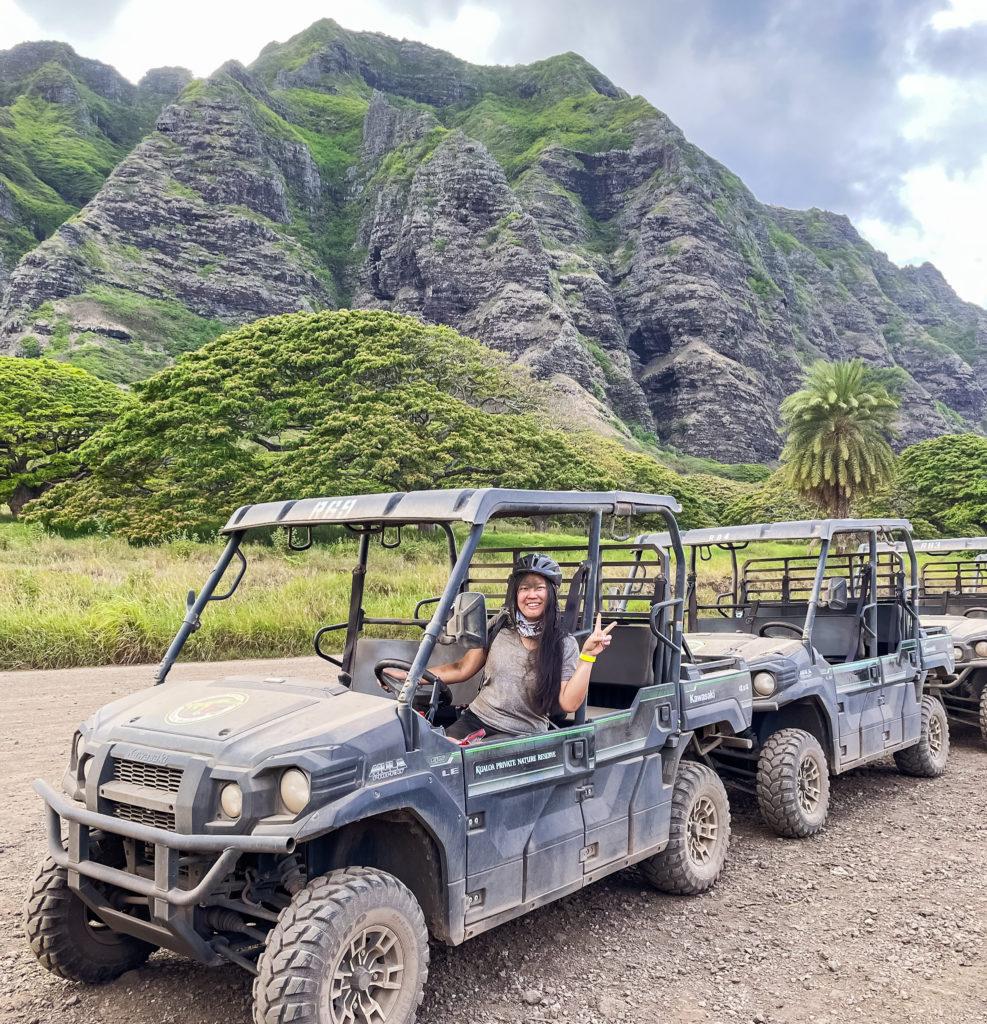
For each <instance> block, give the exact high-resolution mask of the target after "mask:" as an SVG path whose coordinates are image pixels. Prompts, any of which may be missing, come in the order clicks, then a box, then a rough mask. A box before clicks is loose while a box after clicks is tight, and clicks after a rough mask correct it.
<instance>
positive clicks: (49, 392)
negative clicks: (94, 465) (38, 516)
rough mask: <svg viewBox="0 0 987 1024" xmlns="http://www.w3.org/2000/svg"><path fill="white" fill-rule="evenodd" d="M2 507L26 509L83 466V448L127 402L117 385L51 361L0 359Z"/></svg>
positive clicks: (13, 510)
mask: <svg viewBox="0 0 987 1024" xmlns="http://www.w3.org/2000/svg"><path fill="white" fill-rule="evenodd" d="M0 395H2V396H3V402H2V404H0V502H6V503H7V505H8V506H9V507H10V511H11V514H12V515H13V516H14V517H15V518H16V517H17V516H19V515H20V513H21V510H22V509H23V507H24V505H25V504H26V503H27V502H29V501H31V500H32V499H34V498H37V497H39V496H40V495H42V494H44V493H45V492H46V491H47V490H49V489H50V488H51V487H53V486H55V484H57V483H58V482H59V481H62V480H65V479H67V478H69V477H72V476H74V475H75V474H76V473H78V472H79V471H80V469H82V468H83V466H84V459H83V458H82V457H81V456H80V452H79V449H80V447H81V446H82V445H83V443H84V442H85V441H87V440H88V439H89V438H90V437H92V436H93V434H95V433H96V432H97V431H98V430H99V429H100V428H101V427H103V426H105V425H106V424H108V423H111V422H112V421H113V420H114V419H116V417H117V416H118V415H119V414H120V411H121V410H122V409H123V408H124V406H125V405H126V403H127V396H126V395H125V394H124V393H123V392H121V391H120V390H119V388H117V387H115V386H114V385H112V384H107V383H106V382H105V381H101V380H98V379H97V378H96V377H91V376H90V375H89V374H88V373H86V372H85V371H84V370H80V369H78V368H77V367H74V366H67V365H65V364H64V363H56V362H53V361H52V360H49V359H30V360H29V359H16V358H13V357H10V356H0Z"/></svg>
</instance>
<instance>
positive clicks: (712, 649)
mask: <svg viewBox="0 0 987 1024" xmlns="http://www.w3.org/2000/svg"><path fill="white" fill-rule="evenodd" d="M861 537H865V538H867V539H866V541H864V542H863V550H862V551H858V542H859V539H860V538H861ZM640 540H641V541H648V542H650V543H652V544H654V545H656V546H658V547H664V546H665V545H666V544H667V543H668V542H669V541H670V537H669V535H667V534H659V535H650V536H646V537H642V538H640ZM889 541H891V542H894V541H899V542H900V543H901V546H902V549H903V552H904V554H903V559H904V561H899V562H898V563H897V564H896V565H894V566H892V565H890V564H889V563H888V561H887V559H885V560H883V561H881V560H880V558H879V554H880V553H879V546H880V544H881V543H887V542H889ZM682 543H683V545H684V546H685V547H686V548H687V549H688V552H689V572H688V579H687V586H686V591H685V606H686V607H685V616H686V637H685V641H684V642H685V649H686V650H687V651H688V652H689V656H690V657H691V658H692V659H694V660H695V662H696V663H697V664H699V665H701V664H702V663H703V661H704V660H705V659H707V658H709V659H714V660H717V659H720V658H723V657H735V658H740V659H742V660H743V661H744V662H745V663H746V664H747V666H748V667H749V668H750V671H751V675H752V681H753V687H754V719H753V722H752V724H751V728H750V730H749V731H748V732H747V733H745V734H743V735H739V736H736V737H729V738H727V739H726V740H724V742H723V743H722V744H721V745H720V747H718V748H717V749H716V750H713V751H711V752H710V753H709V755H708V761H709V763H710V764H712V765H714V766H715V767H716V769H717V770H718V771H719V772H720V773H721V774H722V775H723V776H724V778H726V779H727V780H729V781H730V782H731V783H733V784H734V785H735V786H738V787H740V788H743V789H746V790H748V791H749V792H753V793H755V794H756V796H757V800H758V805H759V806H760V809H761V814H762V817H763V818H764V820H765V822H766V823H767V824H768V825H769V826H770V827H771V828H772V829H774V830H775V832H777V833H778V835H781V836H786V837H790V838H801V837H805V836H810V835H812V834H814V833H815V832H818V831H819V830H820V829H821V828H822V827H823V825H824V824H825V822H826V818H827V815H828V812H829V776H830V775H837V774H839V773H841V772H845V771H847V770H848V769H850V768H856V767H858V766H860V765H863V764H867V763H868V762H869V761H873V760H875V759H876V758H879V757H883V756H884V755H886V754H893V755H894V760H895V763H896V764H897V766H898V768H899V770H900V771H902V772H903V773H905V774H907V775H917V776H927V777H934V776H937V775H940V774H942V772H943V771H945V768H946V760H947V757H948V754H949V730H948V724H947V721H946V714H945V711H944V709H943V706H942V704H941V703H940V701H939V700H937V699H936V698H935V697H933V696H929V695H927V694H923V686H924V683H925V682H926V679H927V678H928V677H930V676H931V675H935V674H939V673H943V674H949V673H951V672H952V670H953V645H952V642H951V641H950V638H949V636H948V635H947V634H946V633H945V631H944V630H942V629H940V628H933V627H929V628H927V629H924V628H923V627H922V626H921V625H920V623H919V617H918V602H917V597H916V595H917V588H918V575H917V561H916V558H915V551H914V546H913V542H912V539H911V536H910V527H909V524H908V523H907V522H905V521H904V520H894V519H841V520H820V521H813V520H809V521H803V522H787V523H772V524H763V525H752V526H733V527H727V528H724V529H718V530H689V531H687V532H686V533H684V534H683V535H682ZM810 547H814V548H815V550H814V551H812V552H811V553H810V551H809V550H808V549H809V548H810ZM748 549H750V552H748ZM841 549H842V550H841ZM716 550H723V551H726V552H728V553H729V559H730V588H729V589H728V590H724V591H721V592H719V593H713V592H710V593H707V594H705V595H704V594H701V593H700V588H699V585H698V566H699V564H700V563H701V562H702V561H709V560H710V559H711V558H712V553H713V552H714V551H716ZM779 551H781V552H782V553H779ZM740 552H745V554H747V553H750V554H751V555H752V557H746V558H745V560H744V561H743V562H742V563H741V562H740V561H739V559H738V554H739V553H740ZM843 552H847V553H843ZM905 565H907V572H906V571H905V568H904V567H905Z"/></svg>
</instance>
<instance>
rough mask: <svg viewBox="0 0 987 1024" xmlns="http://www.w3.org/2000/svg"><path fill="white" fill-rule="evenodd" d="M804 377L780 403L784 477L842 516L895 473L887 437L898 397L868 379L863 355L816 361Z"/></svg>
mask: <svg viewBox="0 0 987 1024" xmlns="http://www.w3.org/2000/svg"><path fill="white" fill-rule="evenodd" d="M803 383H804V387H803V388H802V390H801V391H796V392H795V393H794V394H792V395H789V396H788V397H787V398H786V399H785V400H784V402H782V403H781V417H782V419H783V420H784V421H785V423H786V424H787V428H788V433H787V438H786V442H785V447H784V450H783V451H782V453H781V459H782V463H783V465H784V472H785V478H786V480H787V481H788V483H789V485H790V486H791V487H792V489H793V490H794V491H795V492H796V493H798V494H799V495H801V496H802V497H804V498H807V499H808V500H809V501H811V502H813V503H814V504H815V505H817V506H818V507H819V508H820V509H821V510H822V511H823V512H824V513H825V514H826V515H828V516H832V517H834V518H837V519H842V518H845V517H846V516H848V515H849V514H850V502H851V499H852V498H854V497H855V496H858V497H864V496H866V495H867V494H870V493H872V492H873V491H874V490H876V489H877V488H878V487H881V486H882V485H884V484H886V483H887V482H888V481H889V480H890V479H891V477H892V476H893V473H894V464H895V459H894V452H892V450H891V446H890V444H889V443H888V437H889V435H890V433H891V423H892V420H893V419H894V416H895V412H896V410H897V408H898V402H897V401H896V400H895V399H893V398H892V397H891V396H890V395H889V394H888V393H887V391H886V390H885V389H884V388H883V387H882V386H881V385H879V384H876V383H870V384H868V383H867V381H866V379H865V374H864V365H863V363H862V362H861V361H860V360H859V359H853V360H851V361H850V362H846V363H844V362H835V363H825V362H817V363H814V364H813V365H812V366H811V367H810V368H809V371H808V373H807V374H806V376H805V380H804V382H803Z"/></svg>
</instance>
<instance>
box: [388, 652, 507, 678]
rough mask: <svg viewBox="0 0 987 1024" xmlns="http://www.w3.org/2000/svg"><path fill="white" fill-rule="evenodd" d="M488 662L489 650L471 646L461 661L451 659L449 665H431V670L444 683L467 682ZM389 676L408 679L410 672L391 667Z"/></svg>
mask: <svg viewBox="0 0 987 1024" xmlns="http://www.w3.org/2000/svg"><path fill="white" fill-rule="evenodd" d="M486 663H487V652H486V651H485V650H484V649H483V648H482V647H471V648H470V649H469V650H468V651H467V652H466V653H465V654H464V655H463V656H462V657H461V658H460V659H459V661H450V662H449V664H448V665H429V666H428V670H429V672H432V673H434V674H435V675H437V676H438V677H439V678H440V679H441V680H442V682H444V683H465V682H466V680H467V679H472V678H473V676H475V675H476V673H477V672H479V671H480V669H481V668H483V666H484V665H485V664H486ZM387 674H388V675H389V676H393V677H394V678H395V679H406V678H407V677H408V673H407V672H405V671H404V669H400V668H389V669H388V670H387Z"/></svg>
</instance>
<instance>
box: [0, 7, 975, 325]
mask: <svg viewBox="0 0 987 1024" xmlns="http://www.w3.org/2000/svg"><path fill="white" fill-rule="evenodd" d="M323 17H331V18H335V19H336V21H338V22H339V23H340V24H341V25H343V26H344V27H346V28H350V29H362V30H370V31H377V32H385V33H387V34H388V35H391V36H395V37H397V38H408V39H416V40H419V41H421V42H424V43H428V44H429V45H432V46H437V47H440V48H441V49H445V50H449V51H450V52H452V53H454V54H456V55H457V56H459V57H462V58H464V59H465V60H469V61H472V62H474V63H484V64H520V63H529V62H531V61H534V60H540V59H543V58H545V57H548V56H551V55H553V54H556V53H562V52H565V51H567V50H573V51H575V52H577V53H580V54H582V55H583V56H584V57H586V58H587V60H589V61H590V62H591V63H592V64H594V65H595V66H596V67H598V68H599V69H600V70H601V71H602V72H603V73H604V74H606V75H607V76H608V77H609V78H610V79H611V80H612V81H613V82H614V83H615V84H617V85H619V86H621V87H622V88H624V89H626V90H628V92H630V93H632V94H640V95H642V96H644V97H646V98H647V99H648V100H649V101H650V102H651V103H652V104H654V106H656V107H658V108H659V109H660V110H662V111H663V112H664V113H665V114H667V115H668V116H669V117H670V118H671V119H672V120H673V121H674V122H675V123H676V124H677V125H679V127H680V128H682V130H683V131H684V132H685V134H686V136H687V137H688V138H689V140H690V141H692V142H694V143H696V144H697V145H698V146H700V147H702V148H703V149H704V150H705V151H706V152H707V153H709V154H710V155H711V156H713V157H715V158H716V159H717V160H719V161H721V162H722V163H724V164H726V165H727V166H728V167H729V168H730V169H731V170H732V171H733V172H734V173H735V174H737V175H738V176H739V177H740V178H741V179H742V180H743V181H744V183H745V184H746V185H747V186H748V187H749V188H750V189H751V190H752V191H753V192H754V194H755V195H756V196H757V197H758V199H760V200H761V201H762V202H765V203H771V204H775V205H779V206H789V207H793V208H796V209H806V208H809V207H812V206H817V207H821V208H823V209H827V210H833V211H835V212H838V213H845V214H847V215H848V216H849V217H850V218H851V220H852V221H853V222H854V224H855V226H856V227H857V229H858V230H859V231H860V233H861V234H862V235H863V236H864V237H865V238H866V239H867V240H868V241H869V242H871V243H872V244H873V245H874V246H875V247H877V248H878V249H881V250H882V251H884V252H886V253H887V254H888V255H889V256H890V258H891V259H892V260H894V261H895V262H896V263H899V264H904V263H922V262H924V261H925V260H928V261H930V262H932V263H934V264H935V265H936V266H937V267H938V268H939V269H940V270H941V271H942V273H943V274H944V275H945V277H946V279H947V280H948V281H949V283H950V284H951V285H952V286H953V288H954V289H956V291H957V292H958V293H959V294H960V296H961V297H963V298H964V299H967V300H969V301H972V302H978V303H980V304H981V305H984V306H987V0H534V2H532V0H357V2H354V0H347V2H345V3H344V2H338V0H282V2H281V3H278V4H271V3H270V2H267V0H265V2H257V0H167V2H163V0H0V49H7V48H9V47H10V46H13V45H15V44H16V43H18V42H23V41H25V40H29V39H63V40H65V41H67V42H69V43H70V44H71V45H72V46H73V47H74V48H75V49H76V51H77V52H79V53H80V54H82V55H83V56H86V57H92V58H95V59H97V60H102V61H104V62H105V63H107V64H111V65H112V66H113V67H115V68H116V69H117V70H118V71H120V72H121V73H122V74H123V75H125V76H126V77H127V78H129V79H131V80H132V81H135V82H136V81H137V80H138V79H139V78H140V77H141V76H142V75H143V74H144V72H145V71H146V70H148V69H149V68H152V67H160V66H163V65H180V66H183V67H187V68H190V69H191V70H192V72H193V73H194V74H196V75H200V76H202V75H208V74H209V73H210V72H211V71H213V70H215V69H216V68H217V67H218V66H219V65H220V64H222V63H223V62H224V61H226V60H228V59H231V58H235V59H236V60H239V61H241V62H242V63H244V64H249V63H250V62H251V61H252V60H254V58H255V57H256V56H257V54H258V53H259V52H260V50H261V49H262V47H263V46H264V45H265V44H267V43H268V42H271V41H272V40H278V41H284V40H285V39H287V38H289V37H290V36H292V35H294V34H295V33H296V32H300V31H301V30H302V29H304V28H306V27H307V26H308V25H310V24H311V23H312V22H313V21H316V20H317V19H319V18H323Z"/></svg>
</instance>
